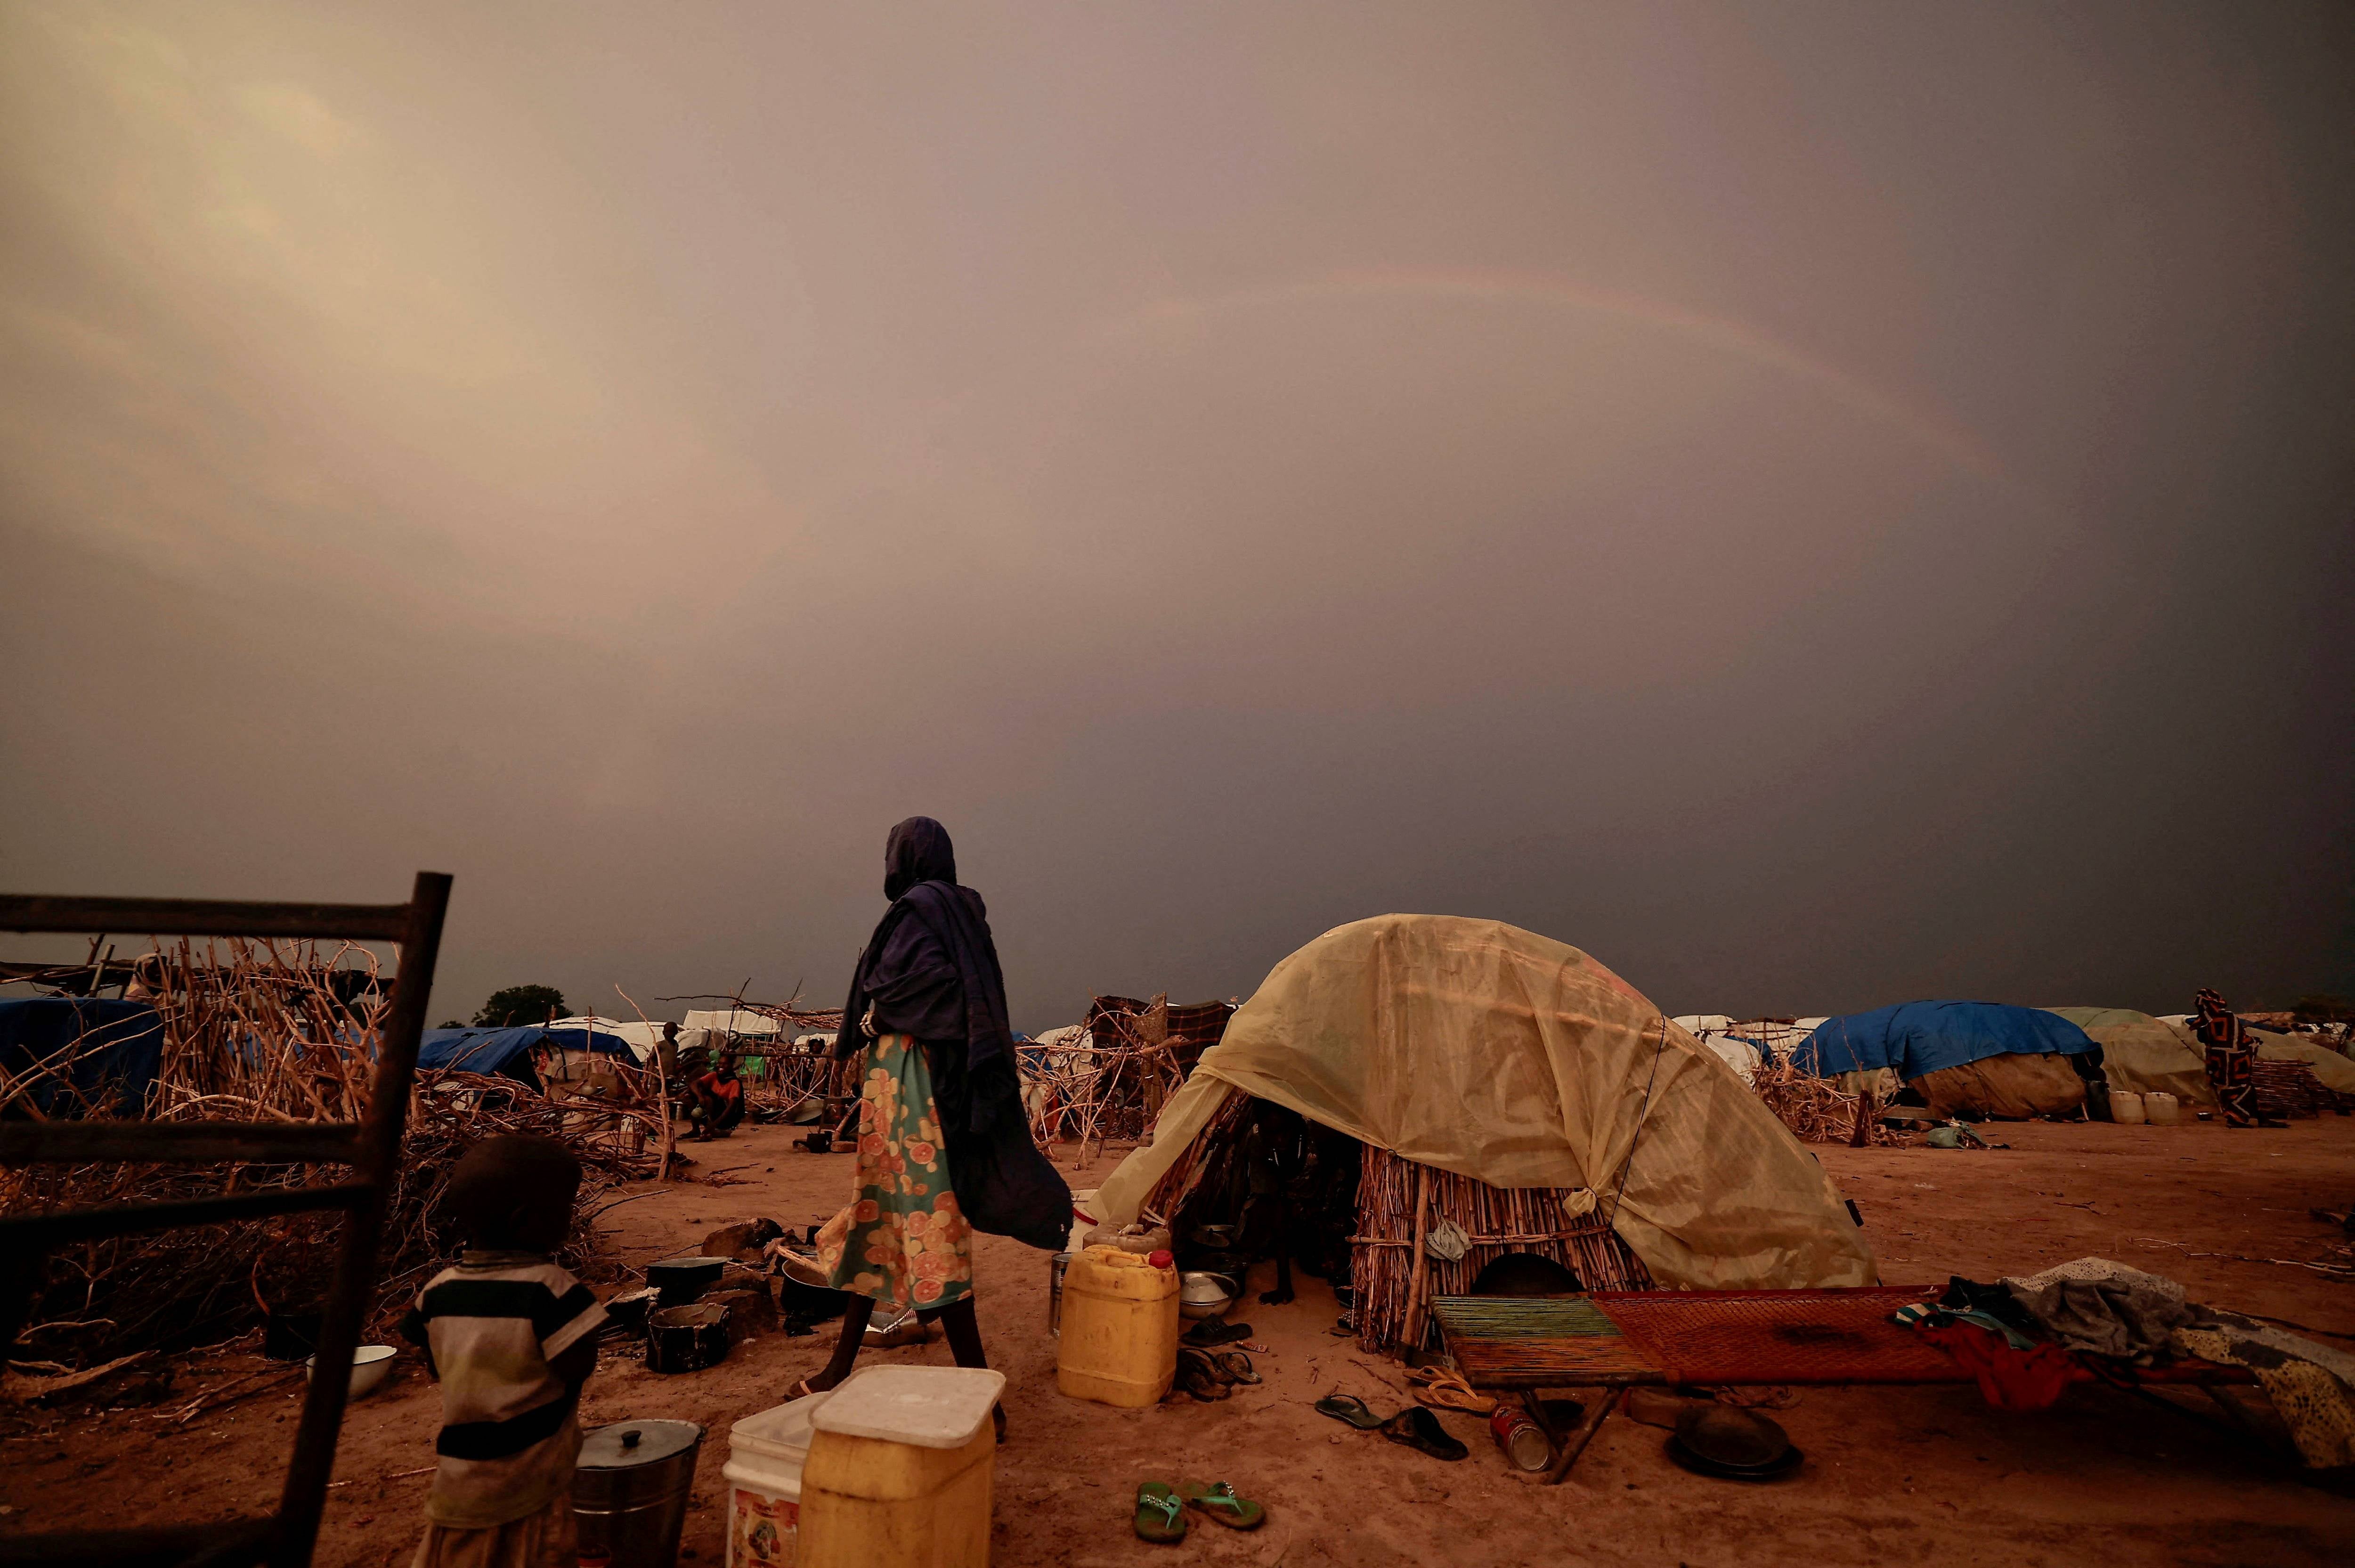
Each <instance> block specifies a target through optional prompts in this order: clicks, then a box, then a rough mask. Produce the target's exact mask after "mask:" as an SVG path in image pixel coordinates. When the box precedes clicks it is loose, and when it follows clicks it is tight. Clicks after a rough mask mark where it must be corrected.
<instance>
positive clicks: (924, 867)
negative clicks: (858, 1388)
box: [794, 816, 1071, 1431]
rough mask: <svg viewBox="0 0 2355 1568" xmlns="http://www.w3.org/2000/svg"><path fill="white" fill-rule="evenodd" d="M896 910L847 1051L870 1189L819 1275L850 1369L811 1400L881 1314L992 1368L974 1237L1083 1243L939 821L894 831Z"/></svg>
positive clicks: (854, 1205) (983, 921)
mask: <svg viewBox="0 0 2355 1568" xmlns="http://www.w3.org/2000/svg"><path fill="white" fill-rule="evenodd" d="M883 896H884V897H886V898H888V899H890V901H891V908H890V911H889V912H887V913H886V914H885V915H884V916H883V920H882V923H880V924H879V925H878V926H876V928H875V934H874V935H873V936H872V937H870V938H868V943H867V950H866V952H865V953H863V954H862V955H860V956H859V960H858V970H857V972H856V974H855V975H854V976H852V979H851V983H850V997H849V1000H848V1001H847V1003H845V1005H844V1007H843V1013H842V1032H841V1034H840V1036H839V1037H838V1038H837V1040H836V1042H835V1051H836V1053H837V1055H840V1056H848V1055H851V1054H852V1053H854V1052H857V1053H859V1054H860V1056H861V1061H860V1073H859V1079H860V1085H859V1109H858V1189H857V1192H856V1194H855V1195H854V1197H853V1199H852V1200H851V1203H850V1206H849V1207H848V1208H847V1209H845V1210H843V1211H842V1212H840V1213H839V1214H837V1215H836V1216H835V1217H834V1218H833V1219H832V1220H831V1221H828V1222H827V1223H826V1227H825V1228H824V1229H823V1230H822V1231H820V1232H819V1233H818V1262H819V1264H821V1265H822V1266H824V1267H825V1268H826V1270H827V1272H828V1274H829V1275H830V1278H831V1282H832V1284H833V1285H834V1287H835V1288H836V1289H837V1290H840V1291H843V1292H846V1293H847V1296H848V1301H849V1305H848V1309H847V1310H846V1311H845V1312H844V1313H843V1315H842V1338H841V1339H838V1340H837V1341H836V1343H835V1347H834V1359H833V1360H831V1361H829V1362H828V1363H827V1364H826V1369H825V1370H824V1371H820V1372H819V1373H818V1374H817V1375H816V1376H815V1377H812V1378H808V1379H806V1380H805V1381H803V1382H802V1383H800V1384H799V1385H798V1386H797V1387H796V1388H795V1389H794V1393H795V1394H796V1395H797V1396H798V1395H800V1394H803V1393H813V1392H819V1391H821V1390H824V1389H830V1388H832V1387H834V1386H835V1384H837V1383H838V1382H840V1381H842V1380H843V1379H844V1378H846V1377H847V1376H849V1375H850V1368H851V1363H852V1362H853V1361H855V1360H857V1359H858V1348H859V1345H860V1343H861V1342H862V1340H863V1339H864V1337H865V1335H866V1331H867V1322H868V1317H870V1316H871V1315H872V1314H873V1312H874V1310H875V1304H876V1303H877V1302H879V1301H880V1302H890V1303H892V1304H894V1305H898V1306H903V1307H914V1308H915V1310H916V1313H917V1315H918V1316H919V1317H922V1318H923V1319H924V1320H925V1321H926V1322H938V1323H939V1324H940V1325H941V1328H942V1330H943V1333H944V1334H945V1335H946V1337H947V1339H948V1342H949V1349H950V1350H951V1351H952V1352H954V1354H955V1356H956V1361H957V1365H959V1366H961V1367H980V1366H986V1365H987V1364H988V1362H987V1361H986V1360H985V1359H984V1358H983V1355H982V1349H981V1327H980V1323H979V1320H978V1319H977V1318H976V1317H975V1312H974V1302H973V1232H975V1230H981V1231H987V1232H991V1233H993V1234H996V1235H1005V1236H1012V1237H1014V1238H1015V1239H1016V1240H1018V1241H1021V1242H1027V1243H1029V1244H1030V1245H1031V1246H1034V1247H1039V1248H1042V1249H1044V1250H1046V1251H1049V1252H1056V1251H1060V1249H1061V1247H1062V1245H1063V1242H1064V1239H1065V1238H1066V1237H1067V1236H1068V1235H1069V1234H1070V1230H1071V1189H1070V1188H1069V1187H1068V1186H1067V1185H1065V1183H1064V1181H1063V1178H1062V1175H1061V1173H1060V1172H1059V1171H1058V1170H1056V1168H1054V1166H1053V1165H1052V1164H1050V1163H1049V1161H1048V1159H1047V1157H1046V1156H1044V1155H1042V1154H1040V1153H1039V1147H1038V1146H1037V1145H1036V1144H1034V1143H1032V1142H1031V1141H1030V1125H1029V1120H1028V1117H1026V1116H1025V1115H1023V1113H1022V1098H1021V1084H1020V1081H1019V1078H1018V1074H1017V1072H1016V1071H1015V1054H1014V1035H1013V1030H1012V1029H1011V1027H1010V1026H1009V1025H1008V1023H1007V1010H1006V980H1005V977H1004V976H1003V975H1002V974H1000V972H999V970H998V965H997V947H996V944H995V943H994V942H993V941H992V940H991V938H990V933H989V922H988V919H987V917H986V908H985V906H984V905H983V903H982V901H981V895H980V894H979V893H977V892H975V891H973V890H972V889H971V888H967V887H960V886H959V885H958V884H957V880H956V852H955V850H954V848H952V847H951V845H950V843H949V835H948V829H946V828H944V827H942V826H941V825H940V824H939V823H937V822H935V821H933V820H932V818H931V817H929V816H911V817H910V818H908V820H906V821H905V822H902V823H900V825H899V826H898V827H894V828H892V829H891V834H890V838H889V839H888V840H887V841H886V842H885V844H884V848H883ZM998 1424H999V1428H1000V1430H1001V1431H1003V1429H1004V1425H1005V1419H1004V1416H1003V1414H1002V1413H1001V1414H1000V1415H999V1418H998Z"/></svg>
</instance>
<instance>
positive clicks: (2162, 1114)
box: [2142, 1089, 2182, 1127]
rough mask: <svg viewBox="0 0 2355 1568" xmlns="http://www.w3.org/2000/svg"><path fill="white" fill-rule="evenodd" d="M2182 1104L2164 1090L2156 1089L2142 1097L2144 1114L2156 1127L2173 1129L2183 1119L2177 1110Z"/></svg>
mask: <svg viewBox="0 0 2355 1568" xmlns="http://www.w3.org/2000/svg"><path fill="white" fill-rule="evenodd" d="M2180 1104H2182V1102H2180V1101H2179V1100H2178V1099H2176V1097H2175V1096H2174V1095H2172V1094H2169V1093H2167V1092H2166V1091H2165V1090H2162V1089H2154V1090H2152V1091H2151V1092H2150V1093H2147V1094H2145V1095H2144V1096H2143V1097H2142V1114H2143V1115H2145V1116H2146V1117H2147V1118H2149V1121H2150V1125H2153V1126H2155V1127H2171V1126H2173V1125H2175V1124H2176V1123H2177V1122H2178V1121H2179V1120H2181V1119H2182V1118H2181V1117H2180V1116H2179V1115H2178V1114H2177V1108H2178V1107H2179V1105H2180Z"/></svg>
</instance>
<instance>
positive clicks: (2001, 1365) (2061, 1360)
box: [1913, 1320, 2077, 1410]
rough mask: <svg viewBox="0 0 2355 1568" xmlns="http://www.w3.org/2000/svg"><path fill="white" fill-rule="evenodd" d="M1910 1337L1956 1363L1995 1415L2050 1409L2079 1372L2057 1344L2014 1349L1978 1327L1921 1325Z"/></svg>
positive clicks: (1926, 1323)
mask: <svg viewBox="0 0 2355 1568" xmlns="http://www.w3.org/2000/svg"><path fill="white" fill-rule="evenodd" d="M1913 1332H1915V1333H1916V1334H1919V1335H1921V1336H1922V1338H1923V1339H1927V1340H1929V1341H1930V1342H1931V1343H1932V1344H1934V1345H1935V1346H1937V1347H1938V1349H1942V1350H1944V1351H1945V1352H1946V1354H1948V1355H1950V1356H1952V1357H1954V1358H1955V1360H1957V1361H1960V1362H1961V1363H1962V1364H1963V1366H1964V1368H1965V1369H1966V1371H1969V1373H1970V1374H1971V1376H1972V1377H1974V1378H1976V1379H1977V1381H1978V1385H1979V1392H1980V1393H1981V1394H1982V1395H1983V1396H1985V1398H1986V1400H1987V1403H1989V1404H1991V1405H1993V1406H1995V1407H1996V1408H1997V1409H1998V1410H2045V1409H2049V1408H2050V1407H2051V1404H2052V1403H2053V1402H2054V1401H2055V1400H2058V1399H2059V1398H2060V1397H2061V1392H2062V1390H2063V1389H2065V1388H2067V1387H2068V1386H2069V1383H2070V1380H2071V1376H2072V1374H2073V1373H2074V1372H2075V1371H2076V1369H2077V1363H2076V1360H2075V1359H2074V1358H2073V1357H2072V1356H2071V1355H2070V1354H2069V1352H2068V1351H2066V1350H2064V1349H2061V1347H2059V1346H2058V1345H2031V1346H2030V1347H2029V1348H2028V1349H2025V1350H2015V1349H2012V1348H2011V1346H2010V1345H2009V1344H2008V1343H2006V1342H2005V1340H2004V1339H2003V1336H2001V1335H2000V1334H1994V1333H1990V1332H1988V1331H1987V1329H1985V1328H1980V1327H1979V1326H1978V1325H1977V1324H1976V1323H1951V1322H1950V1323H1945V1324H1936V1325H1934V1324H1932V1323H1930V1322H1928V1321H1926V1320H1925V1321H1923V1322H1920V1323H1916V1324H1915V1325H1913Z"/></svg>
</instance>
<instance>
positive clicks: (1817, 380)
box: [1126, 267, 2010, 486]
mask: <svg viewBox="0 0 2355 1568" xmlns="http://www.w3.org/2000/svg"><path fill="white" fill-rule="evenodd" d="M1353 298H1354V299H1458V300H1471V301H1477V302H1493V303H1500V304H1536V305H1545V306H1549V307H1551V308H1554V309H1559V310H1571V311H1577V312H1581V313H1583V314H1586V315H1604V316H1611V317H1614V318H1616V319H1618V320H1622V321H1632V322H1638V323H1641V324H1643V325H1646V326H1653V327H1657V328H1659V329H1660V330H1662V331H1664V332H1669V333H1673V334H1675V335H1676V336H1679V337H1682V338H1684V339H1685V340H1686V341H1688V342H1689V343H1693V344H1697V345H1700V347H1706V348H1710V349H1714V350H1716V351H1718V352H1720V353H1723V354H1729V355H1732V356H1733V357H1736V358H1740V359H1743V360H1747V361H1748V362H1750V363H1752V364H1753V365H1759V366H1764V367H1765V368H1769V369H1773V370H1775V371H1778V372H1780V373H1782V374H1784V375H1786V376H1789V377H1791V378H1792V379H1795V380H1798V381H1803V382H1806V384H1808V385H1809V386H1812V387H1814V388H1816V389H1818V390H1819V391H1821V392H1822V393H1823V394H1824V395H1825V396H1826V397H1828V398H1829V399H1830V400H1832V401H1834V402H1836V403H1838V404H1839V405H1840V406H1841V407H1843V408H1846V409H1848V410H1849V411H1851V412H1854V413H1856V414H1859V415H1860V416H1862V417H1864V418H1867V419H1870V420H1872V421H1877V422H1879V423H1881V424H1884V425H1888V426H1891V427H1893V428H1895V429H1898V430H1902V431H1903V432H1905V433H1906V434H1907V435H1908V436H1910V437H1911V438H1912V439H1913V441H1914V442H1916V443H1919V444H1920V445H1922V446H1923V447H1925V448H1927V449H1929V450H1930V451H1933V452H1934V453H1937V454H1938V455H1939V456H1941V457H1943V458H1945V459H1946V460H1947V461H1948V462H1950V463H1952V464H1955V465H1956V466H1957V467H1960V468H1962V469H1964V470H1966V472H1968V473H1970V474H1972V475H1975V476H1977V477H1978V478H1981V479H1985V480H1987V481H1989V482H1990V483H1993V484H1997V485H2007V486H2009V484H2010V481H2009V476H2008V475H2006V473H2005V472H2004V467H2003V463H2002V461H2001V459H1999V458H1998V457H1997V456H1996V454H1995V453H1994V452H1992V451H1991V450H1989V448H1988V447H1987V443H1985V442H1983V441H1981V440H1980V439H1979V438H1978V436H1977V435H1976V434H1975V433H1973V432H1971V431H1970V430H1969V429H1967V428H1966V427H1965V426H1964V425H1963V424H1962V423H1961V421H1957V420H1955V418H1953V417H1952V416H1951V415H1948V414H1945V413H1944V412H1942V411H1930V410H1924V409H1921V408H1917V407H1915V406H1913V405H1912V404H1909V403H1907V402H1905V401H1902V400H1900V399H1898V398H1895V397H1892V396H1891V395H1890V394H1889V393H1887V392H1885V391H1883V390H1881V389H1880V388H1878V387H1876V386H1874V385H1873V384H1872V383H1871V382H1870V381H1868V380H1866V379H1863V378H1862V377H1860V376H1858V375H1857V374H1856V373H1855V372H1853V371H1850V370H1847V369H1843V368H1840V367H1839V366H1838V365H1834V364H1831V363H1829V362H1828V361H1827V360H1823V359H1819V358H1817V357H1814V356H1813V355H1810V354H1806V353H1804V352H1802V351H1800V350H1799V349H1796V348H1794V347H1791V346H1790V345H1789V344H1787V343H1785V342H1783V341H1782V340H1781V339H1779V338H1775V337H1773V336H1768V335H1767V334H1765V333H1764V332H1761V331H1759V330H1758V329H1757V328H1755V327H1753V326H1749V325H1744V324H1743V323H1742V322H1739V321H1734V320H1732V319H1730V318H1728V317H1725V316H1716V315H1702V314H1701V313H1700V312H1699V311H1693V310H1687V309H1685V308H1684V307H1682V306H1680V305H1676V304H1668V303H1667V302H1665V301H1661V300H1657V299H1651V298H1648V297H1646V296H1645V295H1643V294H1633V293H1622V292H1620V291H1618V290H1614V289H1604V288H1597V287H1595V286H1594V285H1593V284H1591V283H1580V282H1579V281H1578V280H1576V279H1574V278H1568V277H1564V276H1562V275H1561V274H1559V273H1555V272H1510V271H1496V270H1488V269H1474V268H1455V267H1448V268H1379V269H1359V270H1350V271H1344V272H1328V273H1327V274H1325V275H1324V276H1322V277H1318V278H1313V279H1308V280H1305V281H1302V282H1298V283H1278V284H1273V285H1270V286H1267V287H1264V288H1256V289H1241V290H1237V291H1235V292H1234V293H1224V294H1213V295H1207V296H1201V297H1195V298H1178V299H1171V300H1165V301H1162V302H1160V303H1158V304H1155V305H1153V306H1151V307H1149V308H1148V309H1147V310H1146V311H1145V312H1144V313H1142V315H1138V316H1135V317H1132V318H1130V321H1129V322H1128V323H1127V324H1126V325H1132V326H1133V325H1145V324H1146V323H1150V322H1162V321H1179V320H1187V319H1192V318H1197V317H1201V316H1208V315H1219V314H1223V313H1225V312H1228V311H1233V310H1243V309H1250V308H1253V307H1259V306H1267V305H1277V304H1286V303H1289V302H1294V301H1312V300H1332V299H1353Z"/></svg>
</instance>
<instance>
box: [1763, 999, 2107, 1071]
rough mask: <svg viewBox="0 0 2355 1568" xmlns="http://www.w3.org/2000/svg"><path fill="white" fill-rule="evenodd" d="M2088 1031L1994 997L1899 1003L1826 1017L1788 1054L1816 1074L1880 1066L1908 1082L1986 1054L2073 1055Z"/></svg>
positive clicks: (2085, 1043) (2088, 1044)
mask: <svg viewBox="0 0 2355 1568" xmlns="http://www.w3.org/2000/svg"><path fill="white" fill-rule="evenodd" d="M2099 1049H2100V1048H2099V1047H2098V1046H2096V1045H2095V1044H2094V1041H2093V1040H2092V1038H2091V1037H2090V1036H2088V1035H2087V1034H2086V1033H2085V1031H2084V1030H2083V1029H2079V1028H2078V1027H2077V1026H2076V1025H2075V1024H2073V1023H2071V1022H2070V1021H2069V1020H2068V1019H2064V1018H2061V1017H2059V1016H2058V1015H2056V1014H2053V1013H2049V1012H2046V1011H2044V1010H2043V1009H2042V1008H2013V1007H2006V1006H2004V1005H2003V1004H2002V1003H2000V1002H1900V1003H1899V1004H1898V1005H1897V1006H1895V1007H1893V1008H1874V1009H1873V1010H1872V1011H1870V1012H1869V1013H1849V1015H1847V1016H1846V1017H1844V1018H1837V1019H1825V1020H1824V1021H1823V1022H1822V1023H1821V1024H1819V1025H1818V1026H1817V1029H1816V1032H1815V1033H1813V1034H1811V1035H1809V1036H1808V1037H1807V1038H1806V1040H1802V1041H1801V1042H1800V1044H1799V1047H1798V1049H1797V1050H1796V1051H1794V1052H1793V1053H1792V1060H1793V1061H1796V1062H1797V1063H1798V1064H1799V1066H1800V1067H1801V1068H1802V1069H1804V1070H1805V1071H1806V1072H1812V1073H1815V1074H1816V1075H1817V1077H1824V1078H1828V1077H1830V1076H1831V1075H1833V1074H1834V1073H1838V1072H1872V1071H1874V1070H1875V1069H1877V1068H1882V1067H1887V1068H1891V1069H1892V1070H1894V1071H1895V1072H1896V1073H1897V1076H1899V1077H1900V1078H1902V1079H1905V1080H1907V1081H1908V1082H1911V1081H1912V1080H1913V1079H1916V1078H1926V1077H1928V1076H1929V1075H1930V1074H1931V1073H1933V1072H1939V1071H1942V1070H1943V1069H1945V1068H1948V1067H1966V1066H1968V1065H1969V1064H1970V1063H1972V1062H1974V1061H1980V1060H1982V1059H1984V1058H1986V1057H1990V1056H2007V1055H2009V1056H2052V1055H2060V1056H2075V1055H2078V1054H2080V1053H2082V1052H2084V1051H2096V1050H2099Z"/></svg>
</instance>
